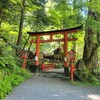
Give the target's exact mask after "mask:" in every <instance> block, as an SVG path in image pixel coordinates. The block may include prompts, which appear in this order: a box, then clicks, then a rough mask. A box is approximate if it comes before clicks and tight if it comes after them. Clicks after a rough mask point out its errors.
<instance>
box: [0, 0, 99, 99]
mask: <svg viewBox="0 0 100 100" xmlns="http://www.w3.org/2000/svg"><path fill="white" fill-rule="evenodd" d="M77 26H83V29H82V30H81V31H80V32H78V33H77V34H73V37H76V38H78V40H77V41H76V42H70V43H69V49H71V48H72V49H74V50H75V51H76V53H77V63H76V65H77V72H76V74H78V76H80V77H79V78H80V79H81V80H83V81H88V82H91V83H98V82H100V77H99V76H100V0H0V98H2V97H4V96H5V95H6V94H8V93H9V92H10V91H11V90H12V88H13V87H14V86H16V85H18V84H19V83H20V82H21V81H23V80H25V79H26V78H27V76H29V72H28V71H25V70H22V69H21V63H20V58H19V53H20V51H21V50H23V49H24V50H28V49H29V47H30V43H29V41H28V42H27V40H30V37H29V36H28V34H27V32H29V31H31V32H39V31H50V30H60V29H68V28H73V27H77ZM56 37H59V36H56ZM33 38H34V37H33ZM55 45H59V43H54V44H53V45H51V44H50V43H45V44H41V50H43V51H45V52H48V53H50V52H51V51H52V50H53V49H55V48H56V46H55ZM44 48H45V50H44ZM51 48H53V49H51ZM30 50H33V51H34V50H35V45H32V46H31V47H30ZM79 69H80V70H79ZM1 91H2V92H1Z"/></svg>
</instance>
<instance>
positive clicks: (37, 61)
mask: <svg viewBox="0 0 100 100" xmlns="http://www.w3.org/2000/svg"><path fill="white" fill-rule="evenodd" d="M39 50H40V35H38V36H37V42H36V56H35V65H39Z"/></svg>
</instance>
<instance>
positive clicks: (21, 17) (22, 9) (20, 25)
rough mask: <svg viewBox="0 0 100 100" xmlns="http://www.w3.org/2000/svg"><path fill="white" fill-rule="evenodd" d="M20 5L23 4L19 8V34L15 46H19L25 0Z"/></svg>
mask: <svg viewBox="0 0 100 100" xmlns="http://www.w3.org/2000/svg"><path fill="white" fill-rule="evenodd" d="M22 3H23V4H22V8H21V16H20V24H19V34H18V40H17V46H19V45H20V44H21V40H22V31H23V23H24V11H25V0H23V2H22Z"/></svg>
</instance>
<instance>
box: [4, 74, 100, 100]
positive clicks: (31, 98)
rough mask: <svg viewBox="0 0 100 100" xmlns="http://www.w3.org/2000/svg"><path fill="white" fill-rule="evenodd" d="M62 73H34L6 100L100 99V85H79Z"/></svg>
mask: <svg viewBox="0 0 100 100" xmlns="http://www.w3.org/2000/svg"><path fill="white" fill-rule="evenodd" d="M60 75H61V73H59V74H57V73H40V74H39V75H37V74H36V75H33V76H32V77H31V78H30V79H28V80H26V81H25V82H24V83H22V84H21V85H20V86H18V87H16V88H15V89H14V91H13V92H12V93H11V94H9V95H8V96H7V97H6V100H100V86H98V87H96V86H92V87H91V86H78V85H75V84H72V83H71V82H70V81H69V80H68V79H66V78H64V77H61V76H60Z"/></svg>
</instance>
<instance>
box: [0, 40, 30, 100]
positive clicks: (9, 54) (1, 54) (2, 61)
mask: <svg viewBox="0 0 100 100" xmlns="http://www.w3.org/2000/svg"><path fill="white" fill-rule="evenodd" d="M16 58H17V57H16V55H15V52H14V49H12V47H11V46H10V45H8V44H6V42H5V41H4V40H3V39H1V40H0V99H2V98H4V97H5V96H6V95H7V94H8V93H9V92H11V91H12V89H13V87H14V86H17V85H18V84H19V83H21V82H23V81H24V80H25V79H26V78H28V77H29V76H30V74H29V72H28V71H26V70H23V69H21V68H19V66H18V63H17V59H16Z"/></svg>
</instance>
